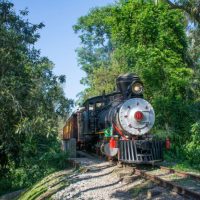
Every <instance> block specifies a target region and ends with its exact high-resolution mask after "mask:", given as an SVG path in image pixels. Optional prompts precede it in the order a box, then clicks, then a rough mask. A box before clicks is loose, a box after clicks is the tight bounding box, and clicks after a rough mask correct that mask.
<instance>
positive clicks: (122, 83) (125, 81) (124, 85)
mask: <svg viewBox="0 0 200 200" xmlns="http://www.w3.org/2000/svg"><path fill="white" fill-rule="evenodd" d="M139 80H140V79H139V77H138V76H137V75H135V74H132V73H129V74H124V75H120V76H118V78H117V79H116V85H117V90H118V91H120V92H121V93H122V94H123V95H124V96H125V95H126V94H127V91H128V87H129V86H130V85H131V83H132V82H133V81H139Z"/></svg>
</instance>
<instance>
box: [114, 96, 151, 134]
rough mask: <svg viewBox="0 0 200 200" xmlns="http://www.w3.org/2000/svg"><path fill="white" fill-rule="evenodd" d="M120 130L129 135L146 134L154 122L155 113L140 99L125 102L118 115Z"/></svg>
mask: <svg viewBox="0 0 200 200" xmlns="http://www.w3.org/2000/svg"><path fill="white" fill-rule="evenodd" d="M118 118H119V122H120V125H121V128H122V129H123V130H125V131H126V132H127V133H129V134H131V135H144V134H145V133H148V132H149V131H150V129H151V128H152V127H153V125H154V122H155V113H154V110H153V107H152V106H151V104H150V103H149V102H147V101H146V100H144V99H141V98H132V99H129V100H128V101H125V102H124V103H123V104H122V106H121V108H120V109H119V113H118Z"/></svg>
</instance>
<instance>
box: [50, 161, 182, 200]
mask: <svg viewBox="0 0 200 200" xmlns="http://www.w3.org/2000/svg"><path fill="white" fill-rule="evenodd" d="M76 162H79V163H80V165H81V166H82V167H81V168H82V170H80V171H79V172H75V174H74V175H73V176H71V177H69V182H70V185H69V186H68V187H66V188H64V189H62V190H60V191H58V192H57V193H56V194H54V195H53V196H52V197H51V199H53V200H65V199H77V200H93V199H94V200H119V199H121V200H127V199H138V200H139V199H143V200H144V199H147V192H148V190H149V189H150V190H151V189H156V190H161V193H160V194H159V196H156V197H153V198H151V199H160V200H161V199H183V198H182V197H181V196H179V195H177V194H173V193H170V191H168V190H166V189H164V188H160V187H159V186H156V185H154V184H146V183H145V182H146V180H144V179H142V178H140V177H134V178H133V181H124V180H125V179H124V180H123V177H120V176H119V171H126V170H127V169H126V168H121V169H119V168H118V167H117V166H116V165H112V164H110V163H109V162H107V161H100V160H97V159H91V158H77V159H76ZM142 184H146V185H145V188H142V187H141V188H140V187H139V189H138V186H140V185H142ZM135 194H136V195H135Z"/></svg>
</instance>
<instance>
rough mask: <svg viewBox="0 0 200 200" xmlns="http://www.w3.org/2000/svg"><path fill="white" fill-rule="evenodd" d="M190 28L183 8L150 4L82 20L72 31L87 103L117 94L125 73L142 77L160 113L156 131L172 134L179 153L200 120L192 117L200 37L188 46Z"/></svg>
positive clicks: (120, 5) (117, 7)
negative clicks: (78, 41) (77, 39)
mask: <svg viewBox="0 0 200 200" xmlns="http://www.w3.org/2000/svg"><path fill="white" fill-rule="evenodd" d="M186 26H187V20H186V18H185V15H184V14H183V12H182V10H180V9H172V8H171V6H170V5H169V4H166V2H163V1H159V3H157V4H155V1H151V0H147V1H137V0H129V1H125V0H121V1H118V2H117V3H115V4H113V5H111V6H106V7H103V8H94V9H93V10H91V11H90V12H89V13H88V14H87V15H86V16H83V17H81V18H79V20H78V22H77V24H76V25H75V26H74V30H75V32H76V33H78V34H79V36H80V38H81V43H82V45H81V47H79V48H78V49H77V52H78V58H79V64H80V66H81V68H82V69H83V70H84V71H85V72H86V74H87V77H86V78H85V80H86V81H85V82H83V83H84V84H86V85H87V86H88V88H87V89H86V90H85V91H84V92H83V93H82V95H83V96H82V97H83V99H86V98H88V97H91V96H94V95H101V94H102V93H103V91H106V92H107V93H108V92H111V91H113V90H114V87H115V78H116V77H117V76H118V75H119V74H121V73H127V72H133V73H136V74H138V75H139V76H140V77H141V79H142V80H143V82H144V86H145V98H146V99H147V100H149V101H150V102H151V103H152V104H153V106H154V109H155V111H156V126H155V128H154V132H157V133H158V132H160V131H161V132H163V133H164V134H163V135H165V136H166V135H170V136H171V137H172V140H173V141H174V144H176V145H174V148H178V147H179V150H180V149H181V148H180V146H182V147H183V145H182V144H185V143H186V141H187V142H190V139H188V138H189V137H190V134H191V131H192V130H194V129H191V127H192V125H193V124H194V123H195V122H197V121H198V119H199V114H197V115H195V116H194V115H193V113H194V112H195V110H197V109H198V107H199V101H198V100H197V92H196V91H195V88H194V79H195V76H196V74H197V70H196V69H197V68H198V67H197V65H196V64H197V63H199V56H198V55H199V49H198V45H197V44H198V37H197V36H196V39H195V43H194V44H192V43H191V42H189V40H190V41H191V40H193V42H194V37H193V36H192V34H196V31H195V32H194V33H192V32H191V33H190V36H191V37H190V39H189V37H188V35H187V34H186ZM192 45H193V46H192ZM194 46H195V48H194ZM196 48H197V49H196ZM196 51H198V54H196ZM88 52H90V53H89V55H90V57H89V59H88V57H87V56H86V55H88ZM192 55H193V56H192ZM195 56H197V57H196V61H195V59H194V57H195ZM194 62H196V64H194ZM195 66H196V68H195ZM198 69H199V68H198ZM197 82H198V81H197ZM198 85H199V82H198V83H197V84H196V85H195V87H198ZM180 151H183V149H181V150H180Z"/></svg>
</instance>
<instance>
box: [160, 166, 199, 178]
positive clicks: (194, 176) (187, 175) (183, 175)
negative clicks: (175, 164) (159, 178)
mask: <svg viewBox="0 0 200 200" xmlns="http://www.w3.org/2000/svg"><path fill="white" fill-rule="evenodd" d="M158 167H159V168H160V169H161V170H166V171H169V172H170V173H174V174H177V175H179V176H182V177H187V178H192V179H195V180H197V181H200V175H196V174H191V173H188V172H183V171H179V170H175V169H172V168H169V167H165V166H160V165H158Z"/></svg>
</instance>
